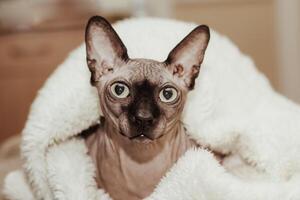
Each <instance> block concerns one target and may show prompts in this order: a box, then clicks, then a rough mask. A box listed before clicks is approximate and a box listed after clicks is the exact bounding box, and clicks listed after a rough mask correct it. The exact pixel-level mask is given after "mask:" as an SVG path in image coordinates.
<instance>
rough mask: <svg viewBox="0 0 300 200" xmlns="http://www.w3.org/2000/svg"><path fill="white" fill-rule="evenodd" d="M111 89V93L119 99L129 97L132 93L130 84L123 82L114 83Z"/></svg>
mask: <svg viewBox="0 0 300 200" xmlns="http://www.w3.org/2000/svg"><path fill="white" fill-rule="evenodd" d="M110 90H111V93H112V94H113V95H114V96H115V97H116V98H119V99H124V98H127V97H128V96H129V94H130V92H129V88H128V86H127V85H126V84H124V83H122V82H116V83H114V84H112V85H111V87H110Z"/></svg>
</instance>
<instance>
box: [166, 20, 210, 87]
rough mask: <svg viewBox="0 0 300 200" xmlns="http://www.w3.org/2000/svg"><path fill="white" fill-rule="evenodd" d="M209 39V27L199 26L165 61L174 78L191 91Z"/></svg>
mask: <svg viewBox="0 0 300 200" xmlns="http://www.w3.org/2000/svg"><path fill="white" fill-rule="evenodd" d="M209 38H210V33H209V27H208V26H206V25H201V26H198V27H196V28H195V29H194V30H193V31H192V32H190V33H189V34H188V35H187V36H186V37H185V38H184V39H183V40H182V41H181V42H180V43H179V44H178V45H177V46H176V47H175V48H174V49H173V50H172V51H171V52H170V54H169V56H168V58H167V60H166V61H165V63H166V66H167V68H168V69H169V70H170V71H171V73H172V74H173V75H175V76H178V77H180V78H181V79H183V81H184V83H185V84H186V86H187V88H188V89H190V90H191V89H193V88H194V85H195V79H196V78H197V77H198V74H199V71H200V65H201V63H202V61H203V58H204V53H205V50H206V47H207V45H208V42H209Z"/></svg>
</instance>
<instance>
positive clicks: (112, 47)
mask: <svg viewBox="0 0 300 200" xmlns="http://www.w3.org/2000/svg"><path fill="white" fill-rule="evenodd" d="M85 43H86V54H87V64H88V67H89V69H90V71H91V73H92V77H91V82H92V84H93V85H94V84H95V82H97V81H98V80H99V78H101V77H102V76H103V75H105V74H107V73H111V72H113V71H114V67H116V66H118V65H120V64H121V63H122V62H126V61H127V60H128V55H127V49H126V47H125V46H124V44H123V42H122V41H121V39H120V37H119V36H118V35H117V33H116V32H115V30H114V29H113V27H112V26H111V25H110V23H109V22H108V21H107V20H106V19H104V18H103V17H100V16H94V17H92V18H90V20H89V22H88V24H87V27H86V32H85Z"/></svg>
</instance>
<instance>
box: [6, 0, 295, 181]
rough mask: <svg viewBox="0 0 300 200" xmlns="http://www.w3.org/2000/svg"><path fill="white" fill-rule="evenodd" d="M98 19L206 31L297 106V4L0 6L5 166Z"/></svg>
mask: <svg viewBox="0 0 300 200" xmlns="http://www.w3.org/2000/svg"><path fill="white" fill-rule="evenodd" d="M96 14H97V15H102V16H104V17H106V18H107V19H109V21H110V22H115V21H116V20H120V19H123V18H126V17H132V16H136V17H141V16H159V17H168V18H175V19H180V20H186V21H192V22H196V23H199V24H200V23H201V24H202V23H203V24H208V25H209V26H210V27H212V28H213V29H215V30H217V31H218V32H220V33H222V34H225V35H227V36H229V37H230V38H231V39H232V40H233V41H234V42H235V43H236V44H237V45H238V47H239V48H240V49H241V50H242V51H243V52H244V53H246V54H249V55H250V56H251V57H252V58H253V59H254V60H255V63H256V65H257V66H258V68H259V69H260V70H261V71H262V72H263V73H265V74H266V76H267V77H268V78H269V79H270V81H271V83H272V84H273V86H274V87H275V89H276V90H278V91H280V92H281V93H283V94H285V95H287V96H288V97H289V98H291V99H292V100H294V101H296V102H298V103H300V78H299V76H300V1H299V0H164V1H162V0H148V1H146V0H0V130H1V132H0V143H2V145H1V146H0V158H1V156H2V157H5V156H6V157H9V156H10V155H13V154H15V153H16V152H17V151H18V150H17V149H14V148H9V147H11V146H14V145H15V144H16V143H18V140H19V139H18V138H17V139H16V137H15V139H10V140H8V141H7V142H5V143H4V140H6V139H8V138H9V137H11V136H13V135H17V134H19V133H20V131H21V130H22V128H23V126H24V123H25V120H26V116H27V114H28V111H29V106H30V104H31V102H32V100H33V99H34V97H35V95H36V92H37V90H38V88H40V87H41V86H42V84H43V82H44V81H45V79H46V78H47V77H48V76H49V74H50V73H51V72H52V71H53V70H54V69H55V68H56V66H57V65H58V64H59V63H61V62H62V61H63V60H64V58H65V57H66V56H67V54H68V52H69V51H70V50H72V49H74V48H76V47H77V46H78V45H79V44H80V43H82V42H83V36H84V28H85V25H86V22H87V20H88V19H89V17H90V16H92V15H96ZM7 149H10V150H9V151H8V150H7ZM6 162H8V161H6ZM12 162H14V161H12ZM1 170H2V168H1V166H0V171H1ZM2 171H3V170H2ZM0 186H1V185H0Z"/></svg>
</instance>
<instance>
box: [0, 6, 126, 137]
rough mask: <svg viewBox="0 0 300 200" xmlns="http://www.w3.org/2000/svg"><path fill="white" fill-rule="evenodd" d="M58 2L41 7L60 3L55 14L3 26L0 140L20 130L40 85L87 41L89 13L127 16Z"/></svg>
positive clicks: (0, 33)
mask: <svg viewBox="0 0 300 200" xmlns="http://www.w3.org/2000/svg"><path fill="white" fill-rule="evenodd" d="M53 2H54V1H53ZM57 2H58V3H57ZM54 3H55V4H50V5H49V3H48V4H45V5H39V9H45V10H47V7H49V6H51V7H52V8H53V7H54V6H56V7H57V9H56V13H55V15H53V16H51V17H49V18H47V19H46V20H44V21H42V22H41V23H39V24H37V25H34V26H32V27H30V28H28V29H26V30H17V29H13V28H14V27H10V28H9V29H8V28H7V27H5V28H3V27H2V28H1V27H0V130H1V132H0V143H1V141H3V140H4V139H6V138H8V137H9V136H11V135H13V134H17V133H20V131H21V130H22V128H23V126H24V124H25V120H26V117H27V115H28V111H29V107H30V104H31V103H32V101H33V99H34V97H35V96H36V94H37V91H38V89H39V88H40V87H41V86H42V84H43V83H44V81H45V79H46V78H47V77H48V76H49V75H50V74H51V73H52V72H53V70H54V69H55V68H56V67H57V66H58V64H60V63H61V62H62V61H63V60H64V59H65V58H66V56H67V55H68V53H69V52H70V51H71V50H72V49H74V48H76V47H77V46H79V45H80V44H81V43H82V42H83V40H84V31H85V24H86V22H87V20H88V19H89V17H90V16H92V15H96V14H98V15H104V16H105V17H107V18H108V19H109V20H110V21H111V22H113V21H115V20H116V19H120V18H123V17H124V15H123V13H122V14H121V15H115V14H111V15H109V14H108V13H103V12H101V10H100V11H98V12H95V11H93V10H91V9H89V8H88V9H86V8H85V7H84V8H85V9H83V6H80V2H77V3H74V2H72V1H61V2H60V3H59V1H55V2H54ZM0 24H1V23H0Z"/></svg>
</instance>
